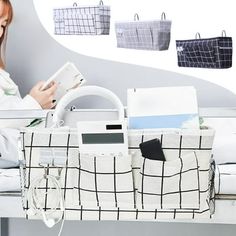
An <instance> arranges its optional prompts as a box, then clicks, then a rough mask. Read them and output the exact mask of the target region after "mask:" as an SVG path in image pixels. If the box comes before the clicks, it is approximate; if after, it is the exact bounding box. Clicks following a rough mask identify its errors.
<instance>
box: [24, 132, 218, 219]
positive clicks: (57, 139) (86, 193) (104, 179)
mask: <svg viewBox="0 0 236 236" xmlns="http://www.w3.org/2000/svg"><path fill="white" fill-rule="evenodd" d="M213 137H214V132H213V131H212V130H202V131H200V132H196V133H195V132H193V133H192V132H190V133H187V134H186V133H183V132H178V133H175V132H174V133H173V132H170V131H167V132H152V133H143V132H142V131H140V132H139V131H138V132H134V133H133V132H130V133H129V151H130V155H129V156H105V157H104V156H96V155H85V154H83V155H82V154H80V153H79V147H78V140H77V138H78V137H77V132H76V129H70V130H66V129H62V130H60V129H40V130H39V129H38V130H37V129H32V128H27V129H25V130H22V132H21V140H22V142H21V143H22V152H21V153H22V156H23V159H24V161H23V163H24V165H23V172H22V173H21V179H22V183H23V185H22V197H23V202H24V203H23V207H24V209H25V210H26V217H27V218H32V219H34V218H41V216H40V215H35V216H32V215H28V211H27V210H28V209H29V202H28V199H27V193H28V190H29V187H30V184H31V183H33V181H34V180H35V178H37V177H40V176H43V175H44V174H45V168H44V167H42V166H40V165H39V159H40V155H41V154H40V150H41V149H42V148H43V149H54V150H63V152H64V153H66V156H67V161H66V165H65V166H64V167H63V168H62V173H61V178H60V181H61V185H62V189H63V192H64V199H65V209H66V211H65V215H64V217H65V219H68V220H160V219H201V218H203V219H204V218H209V217H210V215H211V209H210V199H211V197H210V189H211V186H210V181H209V179H210V175H209V170H210V164H209V163H210V160H211V149H212V142H213ZM153 138H159V139H160V141H161V145H162V148H163V151H164V153H165V157H166V162H165V163H163V162H161V161H159V164H153V163H151V162H152V161H153V160H147V159H144V158H143V157H142V156H141V153H140V150H139V144H140V143H141V142H143V141H147V140H150V139H153ZM148 162H149V163H148ZM144 164H145V166H144ZM163 166H164V168H163ZM46 170H47V173H48V174H51V175H57V174H58V173H57V168H56V167H52V166H48V168H46ZM158 170H160V173H159V171H158ZM163 170H164V171H163ZM150 175H151V176H150ZM143 176H144V177H143ZM162 176H163V177H162ZM172 177H173V180H172ZM175 177H176V178H175ZM142 178H144V179H143V180H144V181H143V182H142ZM149 179H150V180H151V179H152V180H151V181H149ZM166 179H168V180H166ZM180 179H181V180H180ZM189 179H191V181H192V182H193V183H190V182H191V181H189ZM155 183H158V184H160V185H161V186H160V188H158V190H157V191H159V192H160V191H161V192H162V193H165V194H162V197H161V198H162V200H161V201H160V198H157V199H156V198H155V199H151V200H152V201H153V200H154V201H153V202H151V204H149V203H150V202H149V200H150V198H149V197H150V196H149V194H146V193H147V192H148V193H149V191H150V186H151V185H153V184H155ZM150 184H151V185H150ZM172 188H174V191H176V192H178V193H177V194H175V193H173V195H172V191H173V189H172ZM195 189H196V191H195ZM41 190H42V191H45V193H46V192H47V193H48V194H45V196H44V199H43V201H44V210H45V211H48V212H51V211H52V208H53V205H54V204H53V203H54V199H53V197H52V196H53V194H51V193H54V191H55V189H53V187H52V186H50V183H49V182H48V181H47V180H45V181H44V182H42V186H41ZM189 190H191V191H190V195H191V197H193V202H191V204H192V205H191V206H190V205H188V204H189V195H188V191H189ZM152 191H154V192H156V190H152ZM166 193H167V194H166ZM168 193H170V196H172V197H171V198H168ZM185 194H187V195H185ZM192 194H193V195H192ZM142 195H143V200H142ZM146 195H147V196H146ZM166 196H167V198H166ZM156 200H157V201H156ZM53 215H55V217H56V216H57V212H54V214H53ZM60 215H61V211H60V209H58V216H60Z"/></svg>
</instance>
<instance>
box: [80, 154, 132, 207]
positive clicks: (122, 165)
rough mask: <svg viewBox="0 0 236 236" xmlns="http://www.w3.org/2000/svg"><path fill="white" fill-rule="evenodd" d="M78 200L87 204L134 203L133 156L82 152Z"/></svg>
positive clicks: (94, 205) (97, 205)
mask: <svg viewBox="0 0 236 236" xmlns="http://www.w3.org/2000/svg"><path fill="white" fill-rule="evenodd" d="M77 182H78V185H77V186H75V191H76V196H77V197H76V202H77V203H78V205H82V206H87V207H128V208H129V207H134V205H135V198H134V183H133V175H132V167H131V157H130V156H91V155H81V154H80V156H79V168H78V171H77Z"/></svg>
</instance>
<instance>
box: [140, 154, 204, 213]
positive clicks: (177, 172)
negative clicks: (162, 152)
mask: <svg viewBox="0 0 236 236" xmlns="http://www.w3.org/2000/svg"><path fill="white" fill-rule="evenodd" d="M140 174H141V177H140V184H139V188H138V196H137V197H138V199H137V206H138V208H140V207H141V208H142V209H147V208H149V209H150V208H151V209H199V207H200V206H199V201H200V199H199V196H200V189H199V172H198V162H197V157H196V154H195V153H194V152H191V153H189V154H186V155H184V156H183V157H180V158H177V159H176V160H173V161H156V160H151V159H148V158H142V161H141V169H140Z"/></svg>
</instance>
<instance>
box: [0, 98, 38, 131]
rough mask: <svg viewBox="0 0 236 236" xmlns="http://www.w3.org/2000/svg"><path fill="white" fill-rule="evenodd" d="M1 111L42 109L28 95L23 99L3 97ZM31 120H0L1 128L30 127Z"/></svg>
mask: <svg viewBox="0 0 236 236" xmlns="http://www.w3.org/2000/svg"><path fill="white" fill-rule="evenodd" d="M0 109H1V110H6V111H7V110H34V109H40V110H41V109H42V108H41V106H40V105H39V103H38V102H37V101H36V100H35V99H34V98H33V97H31V96H30V95H26V96H25V97H24V98H23V99H22V98H21V97H18V96H7V95H3V96H1V98H0ZM30 122H31V120H25V119H21V120H16V119H15V120H7V119H5V120H0V128H1V127H4V128H5V127H8V128H19V127H25V126H27V125H29V123H30Z"/></svg>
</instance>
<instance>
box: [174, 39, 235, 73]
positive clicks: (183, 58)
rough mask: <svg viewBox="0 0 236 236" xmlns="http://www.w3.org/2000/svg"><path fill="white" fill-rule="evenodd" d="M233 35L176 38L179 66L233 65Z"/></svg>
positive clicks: (215, 66)
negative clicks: (191, 38)
mask: <svg viewBox="0 0 236 236" xmlns="http://www.w3.org/2000/svg"><path fill="white" fill-rule="evenodd" d="M232 47H233V44H232V38H231V37H217V38H208V39H193V40H176V49H177V57H178V66H180V67H199V68H218V69H223V68H230V67H232V54H233V49H232Z"/></svg>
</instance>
